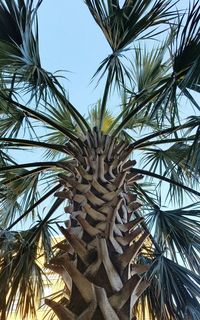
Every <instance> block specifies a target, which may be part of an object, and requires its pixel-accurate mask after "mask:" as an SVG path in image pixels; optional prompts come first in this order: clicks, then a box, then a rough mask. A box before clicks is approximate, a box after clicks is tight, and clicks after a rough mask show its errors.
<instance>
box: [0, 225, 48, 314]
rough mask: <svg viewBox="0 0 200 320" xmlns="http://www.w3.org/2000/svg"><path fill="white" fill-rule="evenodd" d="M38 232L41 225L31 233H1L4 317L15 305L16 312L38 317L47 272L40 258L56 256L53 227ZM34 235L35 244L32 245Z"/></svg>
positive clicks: (30, 230) (0, 269)
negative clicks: (53, 249) (53, 243)
mask: <svg viewBox="0 0 200 320" xmlns="http://www.w3.org/2000/svg"><path fill="white" fill-rule="evenodd" d="M36 230H37V225H36V226H34V227H33V228H31V229H29V230H28V231H15V232H14V231H3V230H1V232H0V249H1V257H0V279H1V281H0V282H1V284H0V293H1V295H2V294H4V295H5V298H6V300H5V304H4V306H2V307H4V308H5V309H4V310H3V309H2V308H1V309H0V314H3V313H4V311H6V314H7V313H8V312H9V310H11V308H12V306H13V303H14V302H15V303H16V312H17V313H20V315H21V317H22V318H24V317H27V316H30V315H32V316H33V318H34V317H36V310H37V309H38V307H39V304H40V301H41V298H42V295H43V294H42V293H43V286H44V276H43V269H42V268H41V267H40V265H39V264H38V262H37V257H39V255H41V254H45V256H46V258H48V259H49V257H50V256H51V255H52V249H51V241H50V239H51V237H52V232H51V231H50V226H48V225H47V224H46V225H45V226H43V228H40V232H39V233H36V232H35V231H36ZM33 234H35V236H34V241H32V242H30V238H31V237H32V236H33ZM41 248H43V249H41ZM44 248H45V252H44ZM41 250H42V251H41ZM47 261H48V260H47ZM36 297H37V299H36Z"/></svg>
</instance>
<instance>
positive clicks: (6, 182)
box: [2, 168, 45, 186]
mask: <svg viewBox="0 0 200 320" xmlns="http://www.w3.org/2000/svg"><path fill="white" fill-rule="evenodd" d="M44 171H45V169H44V168H36V169H33V170H27V171H26V172H25V173H23V174H19V175H17V176H15V177H14V178H11V179H8V180H6V181H3V183H2V184H3V186H6V185H8V184H9V183H12V182H15V181H17V180H20V179H22V178H25V177H29V176H32V175H34V174H35V173H39V172H44Z"/></svg>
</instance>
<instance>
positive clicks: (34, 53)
mask: <svg viewBox="0 0 200 320" xmlns="http://www.w3.org/2000/svg"><path fill="white" fill-rule="evenodd" d="M41 3H42V1H41V0H38V1H37V2H36V6H35V7H34V4H33V1H32V0H26V1H25V0H23V1H21V0H18V1H0V10H1V11H0V12H1V18H0V29H1V32H0V69H1V71H2V72H3V73H4V79H5V81H6V84H7V86H9V87H10V88H9V89H10V92H13V93H14V92H15V91H17V90H18V88H23V90H24V91H25V92H26V93H28V94H29V96H30V98H31V99H32V98H33V97H37V100H39V99H40V98H41V97H42V96H44V97H46V96H47V94H48V91H49V92H51V86H52V84H56V85H58V81H57V79H56V77H55V76H54V75H52V74H51V73H49V72H47V71H45V70H44V69H43V68H42V66H41V61H40V56H39V40H38V24H37V10H38V8H39V6H40V5H41ZM49 89H50V90H49Z"/></svg>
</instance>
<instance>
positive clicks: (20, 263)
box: [0, 0, 200, 320]
mask: <svg viewBox="0 0 200 320" xmlns="http://www.w3.org/2000/svg"><path fill="white" fill-rule="evenodd" d="M178 2H179V1H172V0H168V1H164V0H156V1H152V0H140V1H133V0H125V1H119V0H85V1H84V3H85V4H84V5H86V7H87V8H88V10H89V12H90V13H91V15H92V17H93V18H94V22H96V23H97V25H98V26H99V28H100V29H101V31H102V33H103V35H104V36H105V41H107V42H108V44H109V46H110V49H111V52H110V54H109V55H108V56H107V57H106V58H105V59H104V60H103V61H102V62H101V63H100V65H99V66H98V67H97V70H94V76H93V79H92V80H93V82H95V84H98V83H99V81H101V82H102V83H103V85H104V89H103V93H102V97H101V99H99V100H97V103H96V105H95V106H93V107H91V110H90V111H89V114H88V116H86V117H84V115H82V114H81V113H80V112H79V110H78V109H77V108H76V107H75V106H74V105H73V103H72V102H71V101H70V100H69V97H68V94H67V88H64V86H63V85H62V82H61V80H60V78H59V77H57V76H56V73H55V74H52V73H51V72H48V71H46V70H45V69H44V68H43V66H42V62H41V59H40V51H39V26H38V20H37V12H38V10H39V9H40V6H41V5H42V0H40V1H39V0H38V1H32V0H12V1H11V0H0V78H1V81H0V181H1V185H0V198H1V204H0V252H1V257H0V293H1V296H4V297H7V298H5V299H2V301H1V302H0V312H2V319H3V316H5V314H4V313H5V312H9V311H10V310H11V309H12V305H13V303H14V299H15V298H16V297H18V298H19V300H18V301H19V304H18V309H19V310H20V312H21V314H23V315H24V316H27V315H30V314H33V315H34V314H35V308H36V305H37V299H38V300H40V298H41V296H42V290H43V289H42V288H43V281H42V274H43V270H42V267H41V266H40V265H39V264H38V261H37V258H38V257H39V256H41V255H43V256H44V259H45V261H46V263H48V262H49V259H50V258H51V257H53V256H54V254H55V253H54V250H53V248H52V245H51V238H52V237H54V236H55V234H56V232H57V230H58V229H57V224H58V223H63V222H66V220H67V219H68V217H67V215H66V213H63V212H64V210H63V208H64V206H66V203H65V202H66V200H65V199H62V198H55V197H54V195H55V193H58V192H62V191H63V186H62V184H61V183H60V180H61V178H62V177H63V175H66V174H68V173H70V172H72V171H73V170H72V169H73V168H72V163H73V162H72V161H74V158H75V159H76V160H78V161H80V162H81V161H82V158H81V153H80V150H83V149H84V147H85V141H86V137H87V134H88V133H89V134H93V135H94V143H96V148H98V147H99V146H98V143H99V140H100V139H99V135H98V132H102V133H103V134H104V136H105V137H106V136H107V137H111V138H112V139H115V140H116V141H117V143H119V144H118V148H119V149H118V150H116V154H117V153H118V152H119V153H120V152H122V151H123V150H126V152H127V154H126V156H128V155H130V157H132V155H133V156H134V158H135V159H136V160H137V163H136V164H134V166H133V168H131V173H132V174H135V175H137V178H138V179H141V180H140V181H141V182H140V183H138V184H133V185H132V191H133V192H135V193H137V195H138V198H139V200H140V201H141V202H142V203H143V206H142V207H141V208H138V210H137V211H136V213H135V216H136V218H138V217H140V216H142V217H143V218H144V221H143V222H142V227H143V228H144V230H148V232H150V241H151V247H150V248H149V249H148V250H146V251H144V252H143V251H142V252H141V254H140V256H139V261H140V263H141V264H146V263H150V261H151V262H152V261H153V263H152V264H151V267H150V269H149V270H148V272H147V273H146V275H145V277H146V278H147V279H150V280H151V281H152V285H150V286H149V288H148V289H147V290H146V291H145V292H144V293H143V294H142V296H141V299H140V300H139V302H138V304H137V305H136V307H135V308H136V309H137V310H139V311H140V312H141V310H142V314H143V315H142V316H141V315H140V319H145V316H147V315H148V316H149V319H152V320H154V319H163V320H165V319H166V320H171V319H180V320H181V319H192V320H195V319H199V316H200V315H199V310H200V305H199V301H200V300H199V299H200V290H199V286H200V278H199V265H200V264H199V263H200V258H199V257H200V235H199V227H200V208H199V197H200V190H199V177H200V114H199V111H200V106H199V100H198V98H196V97H198V94H199V92H200V78H199V75H200V24H199V21H200V4H199V1H190V3H189V6H188V8H186V10H184V11H183V10H181V11H179V10H177V7H176V5H177V3H178ZM161 38H162V39H163V40H162V41H160V39H161ZM146 43H147V45H146ZM52 45H53V44H52ZM194 93H195V94H194ZM113 94H114V95H115V96H117V97H118V101H119V103H118V106H116V110H120V111H119V112H118V114H117V113H116V110H110V109H109V107H108V105H109V103H110V101H112V95H113ZM97 98H99V97H97ZM72 100H73V98H72ZM190 104H191V105H192V107H193V109H192V110H193V111H194V112H193V114H191V113H188V111H187V110H188V105H190ZM119 107H120V108H119ZM190 109H191V108H190ZM184 113H187V117H186V118H185V117H184V116H183V114H184ZM105 139H106V138H105ZM32 149H34V150H35V152H34V158H35V159H37V160H36V161H33V162H31V161H17V159H16V158H15V151H16V150H20V152H21V154H22V152H23V159H26V152H28V151H30V150H32ZM121 150H122V151H121ZM132 165H133V161H132V162H131V166H132ZM52 199H53V201H52ZM185 199H186V200H185ZM169 203H171V204H172V205H171V207H170V208H167V206H168V205H169ZM172 206H173V208H172ZM20 223H21V224H20ZM29 225H30V227H29ZM23 226H25V228H24V229H22V227H23ZM26 226H28V227H27V228H26ZM56 250H57V249H56ZM27 283H28V285H27ZM36 296H37V299H36V298H35V297H36ZM147 306H148V307H147Z"/></svg>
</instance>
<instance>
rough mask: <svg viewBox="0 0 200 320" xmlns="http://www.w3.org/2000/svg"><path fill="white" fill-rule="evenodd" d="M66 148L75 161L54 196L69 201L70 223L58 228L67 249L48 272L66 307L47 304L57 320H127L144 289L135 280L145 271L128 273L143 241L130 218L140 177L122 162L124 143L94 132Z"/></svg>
mask: <svg viewBox="0 0 200 320" xmlns="http://www.w3.org/2000/svg"><path fill="white" fill-rule="evenodd" d="M66 148H68V150H70V153H71V155H72V156H73V158H74V159H75V160H72V161H71V163H68V164H66V166H67V168H68V170H70V172H71V174H68V175H67V174H66V175H64V174H62V175H60V179H61V181H62V183H63V187H64V189H63V191H61V192H58V193H57V194H56V196H57V197H61V198H66V199H68V200H69V203H70V204H69V206H68V207H66V208H65V210H66V212H67V213H70V215H71V224H70V226H68V228H67V229H65V228H63V227H61V231H62V232H63V234H64V236H65V237H66V239H67V243H68V244H67V247H66V248H64V247H63V246H62V250H63V254H61V255H60V256H59V257H57V258H54V259H53V260H52V261H51V263H50V265H49V267H50V268H51V269H52V270H54V271H56V272H58V273H59V274H60V275H61V276H62V277H63V280H64V281H65V283H66V286H67V288H68V289H69V291H71V295H70V298H69V301H68V302H67V303H66V304H65V305H61V304H59V303H57V302H55V301H52V300H46V303H47V304H48V305H49V306H50V307H51V308H52V309H53V310H54V312H55V313H56V314H57V316H58V318H59V319H60V320H68V319H70V320H71V319H85V320H89V319H95V320H98V319H106V320H119V319H123V320H126V319H132V318H133V315H132V307H133V305H134V303H135V302H136V300H137V299H138V297H139V296H140V294H141V293H142V292H143V291H144V290H145V288H146V287H147V286H148V283H147V282H146V281H145V280H143V279H142V277H141V276H140V272H141V271H143V270H144V268H138V267H137V268H135V271H132V272H131V271H130V263H132V262H133V261H134V258H135V257H136V256H137V253H138V251H139V250H140V248H141V247H142V245H143V243H144V241H145V239H146V238H147V236H148V234H147V233H146V232H143V231H142V230H141V228H140V226H139V224H140V222H141V220H142V219H141V218H137V219H134V218H133V212H134V211H135V210H136V209H138V207H139V206H140V203H139V202H138V201H137V196H136V195H135V194H132V193H131V192H130V190H129V188H130V187H131V186H132V185H133V184H135V183H136V182H137V181H138V179H141V176H139V175H137V174H133V173H132V172H131V168H132V166H133V165H134V164H135V161H131V160H127V158H128V156H129V148H128V144H127V142H124V141H122V142H118V141H117V140H116V139H114V138H111V137H110V136H106V135H104V134H102V133H101V132H99V131H97V130H95V129H94V130H93V132H92V133H88V134H87V137H86V140H85V141H84V142H83V143H82V145H81V144H77V143H74V142H72V141H71V142H69V143H68V145H67V146H66ZM133 270H134V269H133ZM69 276H70V277H71V279H72V282H71V285H69ZM69 287H70V288H69Z"/></svg>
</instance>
